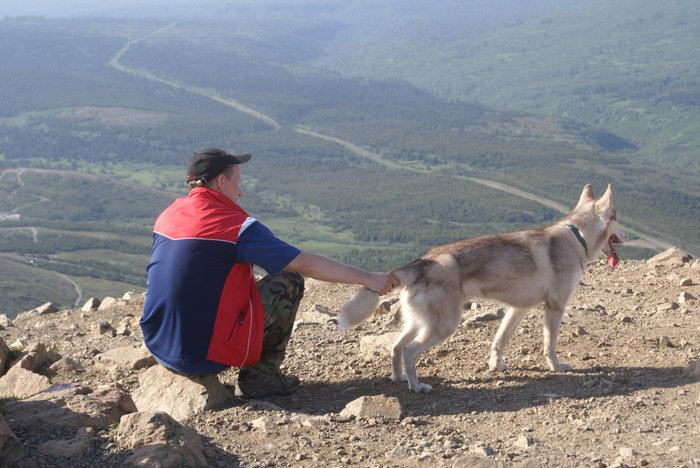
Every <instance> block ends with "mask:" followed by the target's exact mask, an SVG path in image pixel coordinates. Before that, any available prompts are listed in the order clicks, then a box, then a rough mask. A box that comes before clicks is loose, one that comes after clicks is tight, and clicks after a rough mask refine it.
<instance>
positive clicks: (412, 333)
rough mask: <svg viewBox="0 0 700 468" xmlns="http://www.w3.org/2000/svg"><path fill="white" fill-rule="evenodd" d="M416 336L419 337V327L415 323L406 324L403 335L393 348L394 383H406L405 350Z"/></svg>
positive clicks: (392, 376) (392, 375) (392, 378)
mask: <svg viewBox="0 0 700 468" xmlns="http://www.w3.org/2000/svg"><path fill="white" fill-rule="evenodd" d="M416 335H418V326H417V325H416V324H415V323H406V324H405V325H404V328H403V330H401V335H399V338H398V339H397V340H396V342H394V345H393V347H392V348H391V380H393V381H394V382H396V381H402V382H405V381H406V374H405V373H404V372H403V350H404V348H405V347H406V345H407V344H408V343H410V342H411V341H413V339H414V338H415V337H416Z"/></svg>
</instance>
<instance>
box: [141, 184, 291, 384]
mask: <svg viewBox="0 0 700 468" xmlns="http://www.w3.org/2000/svg"><path fill="white" fill-rule="evenodd" d="M153 231H154V232H153V252H152V255H151V261H150V263H149V264H148V266H147V267H146V270H147V271H148V280H147V283H146V301H145V304H144V311H143V317H142V318H141V321H140V324H141V329H142V330H143V337H144V341H145V343H146V346H147V347H148V349H149V350H150V352H151V354H153V356H154V357H155V358H156V359H158V360H159V361H160V362H161V363H163V364H164V365H165V366H167V367H169V368H171V369H174V370H176V371H178V372H182V373H186V374H198V373H204V372H216V371H219V370H223V369H225V368H227V367H229V366H235V367H245V366H251V365H254V364H255V363H256V362H257V361H258V359H259V358H260V351H261V346H262V335H263V327H264V310H263V306H262V302H261V300H260V296H259V294H258V290H257V287H256V284H255V277H254V276H253V264H257V265H259V266H261V267H263V268H264V269H265V270H266V271H267V272H268V273H269V274H273V275H274V274H277V273H279V272H280V271H281V270H282V269H283V268H284V267H285V266H286V265H287V264H289V262H291V261H292V260H293V259H294V258H295V257H296V256H297V255H298V254H299V252H300V250H299V249H297V248H295V247H292V246H290V245H289V244H286V243H285V242H282V241H281V240H279V239H277V238H276V237H275V236H274V235H273V234H272V232H270V231H269V230H268V229H267V228H266V227H265V226H263V225H262V224H261V223H260V222H258V221H257V220H255V218H251V217H250V216H248V214H247V213H246V212H245V211H244V210H243V209H242V208H241V207H240V206H238V205H237V204H236V203H234V202H233V201H232V200H230V199H229V198H227V197H226V196H224V195H222V194H220V193H218V192H216V191H214V190H210V189H207V188H204V187H198V188H195V189H192V190H191V191H190V193H189V196H187V197H183V198H179V199H177V200H175V202H173V204H172V205H170V206H169V207H168V208H167V209H166V210H165V211H164V212H163V213H161V214H160V216H158V219H157V220H156V223H155V227H154V229H153Z"/></svg>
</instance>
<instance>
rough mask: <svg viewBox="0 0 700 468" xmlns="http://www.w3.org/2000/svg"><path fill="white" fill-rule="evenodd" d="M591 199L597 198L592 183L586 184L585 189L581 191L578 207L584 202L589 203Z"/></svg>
mask: <svg viewBox="0 0 700 468" xmlns="http://www.w3.org/2000/svg"><path fill="white" fill-rule="evenodd" d="M591 200H595V195H593V186H592V185H591V184H586V186H585V187H583V191H582V192H581V197H579V199H578V204H577V205H576V208H578V207H579V206H581V205H583V204H584V203H588V202H589V201H591Z"/></svg>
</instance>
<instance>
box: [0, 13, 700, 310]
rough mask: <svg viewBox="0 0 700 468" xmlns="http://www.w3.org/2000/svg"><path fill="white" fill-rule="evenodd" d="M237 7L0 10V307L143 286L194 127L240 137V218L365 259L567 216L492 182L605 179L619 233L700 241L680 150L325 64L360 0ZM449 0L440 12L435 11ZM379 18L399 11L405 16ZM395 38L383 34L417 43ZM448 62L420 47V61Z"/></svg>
mask: <svg viewBox="0 0 700 468" xmlns="http://www.w3.org/2000/svg"><path fill="white" fill-rule="evenodd" d="M409 3H411V4H413V2H409ZM586 3H590V2H584V1H571V2H562V3H561V4H559V5H558V6H555V5H554V3H552V2H536V4H535V5H534V7H533V8H532V9H531V11H529V12H528V13H527V15H525V16H524V17H523V18H522V19H517V18H516V17H517V16H518V15H517V11H515V10H514V11H512V12H511V13H512V15H507V17H500V16H498V15H497V14H496V12H495V11H492V10H488V12H489V13H488V14H486V13H485V14H486V16H488V18H490V19H489V21H487V23H488V24H491V25H492V26H493V25H501V26H502V25H513V24H516V23H517V24H520V23H522V22H525V23H522V24H526V23H527V21H530V20H529V19H526V18H525V17H527V18H533V17H536V16H537V15H538V14H540V13H542V12H547V14H549V13H551V14H555V13H556V12H557V11H560V10H562V9H566V8H568V7H575V6H576V5H578V4H586ZM241 4H245V5H247V7H246V8H242V9H240V10H236V11H235V14H234V12H233V10H231V9H230V8H229V9H224V10H222V11H220V12H219V13H221V14H220V15H219V18H218V19H212V18H209V19H208V20H207V21H200V20H198V19H197V18H196V17H192V18H189V19H178V20H177V21H171V20H170V19H169V20H168V21H158V20H141V19H96V18H89V19H88V18H74V19H51V20H49V19H42V18H31V17H24V18H5V19H4V20H1V21H0V41H2V44H3V47H2V48H0V83H1V84H2V85H1V86H0V102H3V106H1V107H0V174H2V175H1V176H0V187H2V188H3V193H6V196H5V197H4V198H1V199H0V269H2V270H3V271H6V272H12V279H11V280H9V279H8V280H5V281H4V282H1V286H0V287H2V288H3V294H2V296H1V297H0V313H2V312H4V311H8V312H10V314H13V313H17V312H19V311H21V310H26V309H28V308H31V307H34V306H36V305H38V304H40V303H41V302H42V301H45V300H49V299H51V300H59V301H65V302H61V304H60V305H63V306H69V305H71V303H73V302H74V301H76V300H78V299H80V298H81V297H82V298H83V299H84V298H86V297H87V296H90V295H97V296H104V295H106V294H121V293H122V292H124V291H125V290H127V289H142V288H143V286H144V284H145V265H146V263H147V261H148V253H149V245H150V228H151V226H152V223H153V220H154V219H155V216H156V215H157V214H158V212H159V211H160V210H162V209H163V207H164V206H166V205H167V204H168V203H169V202H170V201H171V200H172V199H173V198H175V197H176V196H181V195H184V194H185V186H184V182H183V179H184V168H185V165H186V161H187V159H188V158H189V156H190V155H191V154H192V152H193V151H195V150H196V149H199V148H203V147H207V146H220V147H223V148H227V149H229V150H231V151H250V152H252V153H253V155H254V156H253V161H252V162H251V163H250V164H246V165H245V167H244V187H245V193H244V197H243V198H242V199H241V204H242V205H243V206H244V208H245V209H246V210H248V211H249V212H250V213H251V214H252V215H253V216H255V217H257V218H259V219H261V220H263V221H264V222H265V223H266V224H268V225H269V226H270V227H272V228H273V230H274V231H275V232H276V233H277V234H278V235H280V237H282V238H284V239H286V240H288V241H290V242H292V243H294V244H296V245H299V246H300V247H301V248H304V249H308V250H312V251H317V252H321V253H324V254H327V255H330V256H333V257H335V258H339V259H342V260H344V261H347V262H349V263H352V264H355V265H358V266H364V267H368V268H377V269H389V268H391V267H393V266H396V265H397V264H399V263H401V262H405V261H407V260H409V259H411V258H413V257H415V256H416V255H419V254H421V253H423V252H424V251H425V250H427V249H428V248H429V247H430V246H432V245H434V244H438V243H444V242H450V241H454V240H458V239H461V238H466V237H473V236H476V235H480V234H486V233H494V232H507V231H512V230H517V229H524V228H529V227H536V226H541V225H544V224H547V223H550V222H552V221H553V220H555V219H557V218H558V217H560V216H562V214H561V213H559V212H557V211H556V210H555V209H552V208H551V207H548V206H545V205H543V204H541V203H538V202H537V201H533V200H532V199H531V198H522V197H521V196H517V195H514V194H511V193H507V191H504V190H497V189H494V188H491V187H487V186H485V185H483V184H482V183H481V182H487V181H494V182H497V183H500V184H501V187H503V188H508V187H513V188H517V189H519V190H522V191H523V192H526V193H528V194H532V195H533V197H535V196H539V197H543V198H546V199H549V200H553V201H556V202H558V203H559V204H560V205H563V206H565V207H572V206H573V204H574V203H575V200H576V199H577V196H578V194H579V192H580V190H581V187H582V185H583V184H585V183H588V182H590V183H592V184H593V185H594V187H595V189H596V190H597V191H598V192H602V190H604V189H605V186H606V185H607V184H608V183H611V184H612V185H613V189H614V192H615V195H614V197H615V203H616V206H617V207H618V212H619V214H620V218H621V222H622V224H623V225H624V226H625V228H626V229H627V230H628V233H630V234H631V236H630V237H632V238H637V237H639V236H648V235H651V236H652V237H655V238H657V239H658V240H661V241H663V242H666V243H670V244H674V245H679V246H680V247H682V248H685V249H686V250H688V251H690V252H692V253H695V254H697V253H698V252H700V234H698V232H700V230H699V229H698V219H700V184H699V182H698V177H697V174H696V173H695V172H694V170H693V168H692V167H690V166H687V165H686V169H685V170H684V171H683V172H681V171H679V170H677V169H674V168H673V166H674V165H675V163H674V164H671V165H668V164H661V163H652V162H649V161H642V160H641V159H642V158H640V157H637V155H638V154H639V153H640V152H641V151H642V150H643V148H646V146H640V145H646V143H644V142H643V141H640V140H638V139H637V138H636V137H634V136H630V137H628V136H626V135H624V134H618V133H617V132H616V131H611V129H610V128H608V127H607V126H605V125H599V124H595V123H590V122H589V123H583V122H582V121H579V120H577V119H574V118H571V116H566V115H565V113H562V114H561V115H541V114H540V115H538V114H536V113H533V112H525V111H524V110H518V109H516V110H510V109H508V108H507V107H508V106H506V105H504V103H501V104H499V105H498V108H497V109H496V108H492V107H489V106H487V105H485V104H483V103H479V102H477V101H478V100H480V101H482V102H486V101H487V100H486V99H478V100H477V99H475V98H473V97H469V98H468V99H466V100H462V99H459V100H458V99H450V100H446V99H444V98H442V97H440V96H439V95H440V94H442V93H441V92H437V91H439V89H438V88H439V86H438V85H439V84H440V83H441V82H440V81H439V80H436V81H435V85H434V86H427V85H426V86H416V84H420V80H415V79H413V78H415V77H407V76H400V73H398V72H400V71H401V70H402V67H401V66H399V64H397V67H396V71H397V74H396V76H397V77H400V78H401V79H391V80H387V79H379V76H380V75H382V72H381V71H380V70H381V67H376V68H374V67H371V68H373V69H375V70H377V75H375V78H371V79H368V78H359V77H353V76H350V75H349V74H339V73H334V72H329V71H328V70H327V69H324V68H319V67H318V66H317V65H318V64H319V63H329V62H328V60H329V57H331V56H333V54H336V55H335V56H336V57H340V56H342V50H341V49H340V48H338V47H337V40H338V39H339V38H341V37H351V36H352V35H351V33H353V31H357V29H353V28H358V27H359V25H360V24H361V23H362V18H363V17H364V15H350V16H347V15H345V13H347V12H348V8H349V9H350V10H352V9H353V8H355V6H347V5H345V4H342V5H341V4H340V3H336V2H330V3H329V4H328V5H327V6H326V8H318V6H315V7H311V6H310V5H309V4H308V3H307V2H305V1H299V2H295V5H296V7H297V8H296V9H294V8H291V7H290V8H289V9H285V8H279V9H274V8H273V6H274V5H273V4H270V5H268V6H267V7H262V12H261V10H260V9H258V8H257V7H254V6H253V5H252V4H249V3H246V2H241ZM360 4H362V5H364V6H365V7H367V8H369V10H367V11H370V12H371V11H374V12H375V13H376V12H377V11H385V12H387V13H388V12H389V11H393V10H392V8H393V7H392V6H391V4H390V3H385V2H378V3H376V4H374V3H366V2H358V5H360ZM476 4H478V2H475V3H474V5H476ZM275 5H277V4H275ZM372 5H374V6H373V7H372V8H377V9H378V10H372V8H370V7H371V6H372ZM229 6H230V5H229ZM278 6H279V5H278ZM451 6H452V7H454V5H452V4H451V3H446V4H445V9H444V10H443V9H438V10H439V12H440V14H441V15H442V17H443V19H444V16H445V15H446V14H447V12H448V11H449V8H451ZM309 8H311V9H310V10H309ZM273 10H274V11H273ZM307 11H308V12H310V14H308V15H303V14H300V13H303V12H307ZM353 11H354V10H353ZM419 11H420V10H415V9H414V10H412V11H411V14H416V12H419ZM210 13H211V12H210ZM365 13H367V12H365ZM367 14H369V13H367ZM513 15H514V16H513ZM387 18H388V16H387ZM391 18H392V20H391V21H396V24H397V25H398V24H404V25H405V24H406V23H405V21H409V19H410V15H408V13H407V16H401V15H398V16H397V15H393V16H391ZM171 19H172V18H171ZM402 21H403V22H402ZM409 22H410V21H409ZM436 24H441V23H440V21H438V22H437V23H436ZM484 24H486V23H484ZM486 29H488V28H486ZM486 29H484V30H483V32H484V33H486ZM447 32H448V31H445V33H447ZM374 33H375V34H378V32H377V31H376V30H375V31H374ZM474 34H476V32H474ZM377 37H378V36H377ZM434 39H435V40H436V41H438V39H439V40H443V39H442V38H441V37H437V36H436V37H435V38H434ZM405 40H406V36H400V35H399V36H396V38H395V41H398V42H394V44H395V45H400V46H401V48H404V47H408V48H410V47H414V46H415V48H416V51H417V52H420V51H425V50H427V49H425V44H417V43H413V42H410V41H409V42H403V41H405ZM455 40H456V39H455ZM390 43H391V41H389V40H388V39H387V40H386V45H388V44H390ZM445 44H446V45H445V50H448V49H449V47H448V45H447V44H448V43H445ZM358 50H359V49H358ZM367 52H368V54H367V60H368V61H369V60H372V58H373V57H374V55H372V54H371V53H369V52H370V51H369V49H368V50H367ZM379 56H380V55H377V57H379ZM397 57H398V56H397ZM447 62H451V61H450V60H447V61H446V62H445V61H442V59H441V58H440V56H439V55H435V57H434V58H433V59H432V61H431V62H430V63H431V65H430V67H422V68H424V69H431V70H434V69H436V67H438V66H443V67H445V66H447V65H446V64H447ZM365 65H367V66H369V65H370V62H368V63H367V64H365ZM445 70H447V69H445ZM354 71H355V72H357V73H359V74H365V71H364V70H363V68H362V67H361V66H359V64H358V66H357V67H356V69H355V70H354ZM446 73H447V72H446ZM455 73H457V72H455ZM353 74H356V73H353ZM366 75H367V76H369V75H370V74H369V73H367V74H366ZM385 75H386V76H389V75H390V73H386V74H385ZM417 76H418V72H417V74H416V77H417ZM423 76H424V77H427V75H423ZM409 78H411V79H410V80H409ZM447 78H448V77H447V76H445V79H447ZM409 81H412V83H409ZM436 92H437V93H436ZM453 97H455V96H453ZM462 97H464V96H462ZM514 107H520V108H524V106H519V105H518V106H516V105H515V104H514ZM669 181H670V182H669ZM18 218H19V219H18ZM639 245H650V244H644V243H640V244H639ZM651 246H652V248H651V249H650V248H644V247H634V248H627V249H623V256H625V257H627V258H639V257H644V256H648V255H650V254H651V253H652V252H653V251H654V250H653V244H651ZM47 275H48V276H47ZM51 275H54V276H51ZM56 275H58V276H56ZM4 276H5V277H8V276H7V275H4ZM46 278H52V279H53V280H54V281H53V283H55V284H56V285H63V286H54V288H59V289H62V288H63V289H65V291H67V292H65V294H63V295H57V294H55V293H54V294H51V295H49V294H47V293H46V291H45V289H46V288H44V287H38V286H37V285H39V284H41V285H45V284H48V283H49V281H47V280H46ZM23 284H26V285H27V287H28V288H33V291H34V292H33V293H32V292H30V293H28V292H27V290H26V289H23V288H22V285H23ZM32 285H34V286H32ZM56 298H58V299H56Z"/></svg>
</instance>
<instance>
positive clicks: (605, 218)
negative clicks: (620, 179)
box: [574, 184, 627, 267]
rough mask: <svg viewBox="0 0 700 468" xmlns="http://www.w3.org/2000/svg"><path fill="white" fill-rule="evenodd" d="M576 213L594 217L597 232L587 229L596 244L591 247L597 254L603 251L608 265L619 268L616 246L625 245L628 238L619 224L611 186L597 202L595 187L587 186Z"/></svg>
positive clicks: (582, 193) (594, 226)
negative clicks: (579, 212) (584, 213)
mask: <svg viewBox="0 0 700 468" xmlns="http://www.w3.org/2000/svg"><path fill="white" fill-rule="evenodd" d="M574 211H575V212H576V211H586V212H588V214H589V215H592V220H591V221H592V222H593V226H591V227H592V228H594V231H597V232H591V231H589V229H586V231H588V232H587V234H588V235H589V236H592V238H590V237H589V239H590V240H592V241H594V242H595V244H594V246H591V247H594V248H595V251H596V252H600V251H601V250H602V252H603V254H605V256H606V257H607V259H608V265H610V266H611V267H615V266H617V265H618V264H619V263H620V256H619V255H618V254H617V251H616V250H615V246H614V244H622V243H624V242H625V241H626V240H627V237H626V236H625V233H624V232H623V231H622V229H620V226H619V225H618V223H617V211H615V207H614V206H613V202H612V188H611V187H610V185H608V188H607V190H606V191H605V193H604V194H603V196H602V197H600V198H599V199H597V200H596V199H595V196H594V195H593V187H591V184H587V185H586V186H585V187H584V188H583V191H582V192H581V197H580V198H579V201H578V204H577V205H576V209H575V210H574Z"/></svg>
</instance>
